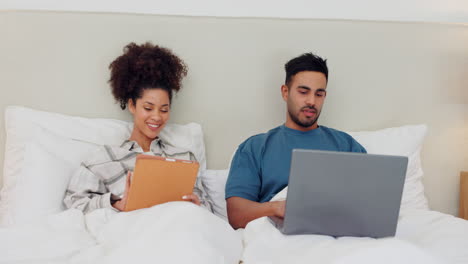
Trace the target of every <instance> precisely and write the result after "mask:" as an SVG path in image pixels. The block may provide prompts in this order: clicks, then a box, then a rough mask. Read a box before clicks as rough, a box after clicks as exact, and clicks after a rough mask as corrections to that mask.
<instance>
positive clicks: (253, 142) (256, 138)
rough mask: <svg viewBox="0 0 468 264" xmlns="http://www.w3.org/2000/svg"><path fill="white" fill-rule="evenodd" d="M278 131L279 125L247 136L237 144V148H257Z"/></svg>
mask: <svg viewBox="0 0 468 264" xmlns="http://www.w3.org/2000/svg"><path fill="white" fill-rule="evenodd" d="M279 131H280V126H279V127H275V128H273V129H270V130H269V131H268V132H265V133H260V134H256V135H253V136H250V137H249V138H247V139H246V140H245V141H244V142H242V144H240V145H239V148H241V149H245V148H252V147H253V148H258V147H261V146H263V145H265V144H266V142H267V141H268V139H269V138H270V137H272V136H274V135H276V134H278V132H279Z"/></svg>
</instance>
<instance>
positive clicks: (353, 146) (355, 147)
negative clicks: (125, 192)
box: [321, 126, 366, 152]
mask: <svg viewBox="0 0 468 264" xmlns="http://www.w3.org/2000/svg"><path fill="white" fill-rule="evenodd" d="M321 128H322V130H323V131H324V132H325V133H326V134H328V135H329V136H331V137H333V138H335V140H337V142H338V144H339V145H340V146H346V148H348V147H349V148H350V149H349V150H348V151H352V152H366V149H365V148H364V147H363V146H362V145H361V144H360V143H359V142H358V141H357V140H356V139H354V138H353V137H352V136H351V135H350V134H348V133H346V132H344V131H341V130H338V129H334V128H329V127H325V126H321Z"/></svg>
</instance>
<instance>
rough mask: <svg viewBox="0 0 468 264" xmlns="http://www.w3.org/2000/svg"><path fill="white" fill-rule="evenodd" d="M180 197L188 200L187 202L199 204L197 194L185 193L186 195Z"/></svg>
mask: <svg viewBox="0 0 468 264" xmlns="http://www.w3.org/2000/svg"><path fill="white" fill-rule="evenodd" d="M182 199H183V200H185V201H188V202H192V203H194V204H196V205H200V199H199V198H198V196H197V195H196V194H193V193H192V194H187V195H184V196H182Z"/></svg>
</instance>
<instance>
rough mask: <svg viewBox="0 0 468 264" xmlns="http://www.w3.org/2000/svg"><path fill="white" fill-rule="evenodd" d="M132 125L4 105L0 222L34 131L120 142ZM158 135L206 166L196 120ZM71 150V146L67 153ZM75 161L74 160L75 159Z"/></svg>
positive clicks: (93, 141)
mask: <svg viewBox="0 0 468 264" xmlns="http://www.w3.org/2000/svg"><path fill="white" fill-rule="evenodd" d="M132 125H133V124H132V123H130V122H125V121H120V120H114V119H101V118H83V117H73V116H67V115H62V114H57V113H50V112H44V111H37V110H34V109H29V108H25V107H21V106H9V107H7V109H6V111H5V128H6V135H7V137H6V144H5V162H4V168H3V187H2V190H1V192H0V222H3V221H1V219H2V215H5V214H7V210H8V209H7V208H12V206H11V205H10V203H11V202H13V201H14V200H15V198H13V196H12V194H13V193H15V192H16V188H17V179H18V178H20V177H21V176H20V175H21V174H22V169H23V164H24V163H25V160H24V159H25V152H26V147H27V146H29V145H30V144H31V142H37V139H34V137H35V133H36V132H35V131H40V129H43V130H46V131H48V132H49V133H53V134H54V136H57V137H62V138H63V139H69V140H73V141H75V142H81V143H87V144H91V145H93V144H97V145H101V144H102V145H103V144H106V145H120V144H121V143H122V142H123V141H124V140H125V139H128V137H129V136H130V133H131V129H132ZM161 138H163V139H164V140H166V141H168V142H169V143H170V144H172V145H174V146H176V147H180V148H184V149H188V150H190V151H192V152H193V153H194V154H195V157H196V159H197V160H198V161H199V162H200V169H202V170H203V169H205V168H206V157H205V146H204V143H203V133H202V129H201V126H200V125H199V124H196V123H190V124H187V125H177V124H168V125H166V127H165V128H164V130H163V131H162V132H161ZM52 145H53V143H52ZM37 147H38V146H35V147H31V148H35V150H31V151H37ZM46 147H49V146H46ZM73 151H74V150H73V149H70V152H69V153H72V152H73ZM59 157H60V156H59ZM67 157H69V155H65V156H63V158H67ZM49 158H50V157H49ZM74 161H76V160H75V159H74ZM80 161H81V160H80ZM22 195H23V196H24V197H25V199H27V198H29V199H33V198H34V197H29V196H28V194H22ZM7 222H8V221H7Z"/></svg>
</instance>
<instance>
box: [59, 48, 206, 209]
mask: <svg viewBox="0 0 468 264" xmlns="http://www.w3.org/2000/svg"><path fill="white" fill-rule="evenodd" d="M109 68H110V70H111V77H110V80H109V83H110V86H111V88H112V94H113V95H114V97H115V99H116V100H117V101H118V102H119V103H120V107H121V108H122V110H124V109H125V108H128V109H129V111H130V113H131V114H132V115H133V131H132V133H131V135H130V138H129V139H128V140H125V141H124V142H123V143H122V145H120V146H107V145H104V146H102V147H100V148H99V149H98V150H97V151H96V153H94V155H92V156H91V157H90V158H89V159H87V160H86V161H85V162H83V163H82V164H81V166H80V168H79V170H78V171H77V172H76V174H75V175H74V176H73V177H72V179H71V181H70V184H69V186H68V190H67V192H66V195H65V200H64V202H65V205H66V206H67V207H68V208H76V209H79V210H82V211H83V212H84V213H88V212H91V211H93V210H95V209H98V208H113V209H115V210H119V211H122V210H123V209H124V208H125V203H126V201H127V192H126V190H128V186H129V184H130V180H129V179H130V175H131V171H133V169H134V166H135V159H136V156H137V154H141V153H145V154H151V155H158V156H164V157H171V158H176V159H185V160H196V159H195V156H194V154H193V153H191V152H190V151H187V150H182V149H178V148H176V147H174V146H172V145H169V144H167V143H166V142H164V140H163V139H161V138H160V137H159V133H160V132H161V130H162V129H163V128H164V126H165V125H166V123H167V121H168V120H169V115H170V110H171V100H172V93H173V91H175V92H177V91H179V90H180V88H181V81H182V78H183V77H184V76H186V75H187V67H186V65H185V64H184V62H183V61H182V60H181V59H180V58H178V57H177V56H176V55H174V54H173V53H172V52H171V51H170V50H168V49H166V48H162V47H159V46H155V45H153V44H151V43H145V44H142V45H136V44H135V43H130V44H129V45H127V46H126V47H125V48H124V54H123V55H121V56H120V57H118V58H117V59H115V60H114V61H113V62H112V63H111V64H110V66H109ZM183 199H184V200H187V201H191V202H193V203H195V204H197V205H200V204H201V205H203V206H205V207H208V208H209V207H211V206H210V205H211V202H210V201H209V200H208V199H207V197H206V193H205V192H204V190H203V188H202V184H201V182H200V179H197V181H196V184H195V188H194V189H193V193H192V194H187V195H185V196H184V197H183Z"/></svg>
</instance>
